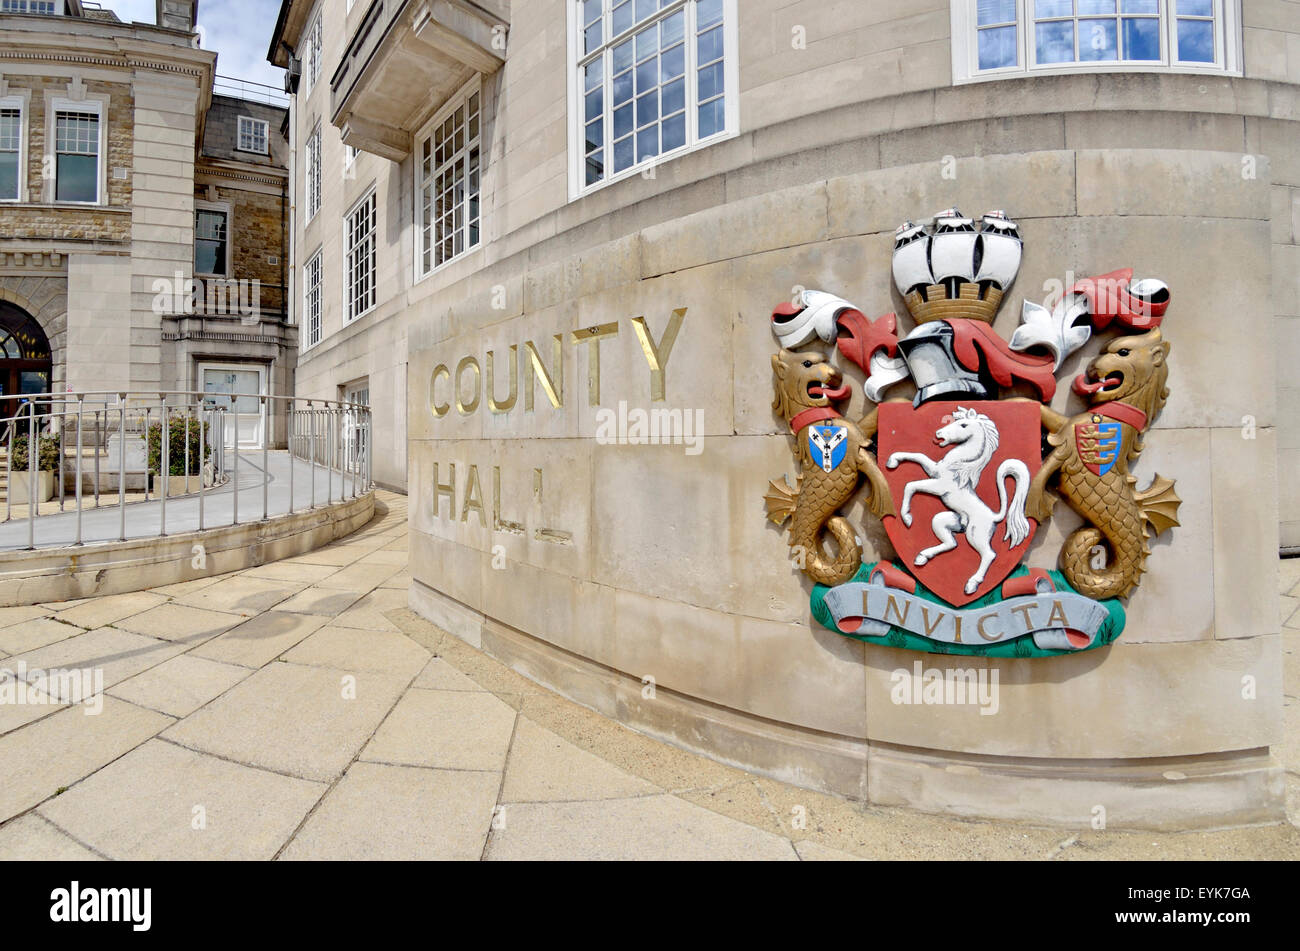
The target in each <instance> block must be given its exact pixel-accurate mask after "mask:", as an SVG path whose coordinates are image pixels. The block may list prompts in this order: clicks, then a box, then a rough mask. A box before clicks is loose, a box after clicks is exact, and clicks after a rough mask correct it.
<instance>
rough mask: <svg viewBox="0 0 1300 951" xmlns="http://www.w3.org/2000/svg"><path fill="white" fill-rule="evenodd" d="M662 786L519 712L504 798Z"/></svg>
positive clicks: (650, 790) (616, 793) (554, 797)
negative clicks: (642, 777)
mask: <svg viewBox="0 0 1300 951" xmlns="http://www.w3.org/2000/svg"><path fill="white" fill-rule="evenodd" d="M662 792H663V790H662V789H660V788H659V787H658V786H655V785H654V784H652V783H648V782H646V781H645V780H644V779H640V778H638V777H636V776H633V775H632V774H631V773H628V772H625V771H624V770H621V769H619V768H618V767H617V766H612V765H610V764H609V763H607V762H606V761H605V760H603V759H601V758H600V757H599V756H594V755H592V754H591V753H588V752H586V751H585V750H582V749H579V748H578V747H576V746H574V745H573V744H572V743H570V742H569V741H568V740H565V739H562V738H561V737H559V736H556V735H555V734H554V733H552V732H551V731H550V730H547V729H544V728H543V727H540V726H538V725H537V724H536V723H534V722H533V721H532V720H529V719H527V718H526V717H520V718H519V722H518V723H517V724H516V726H515V738H514V742H513V743H511V744H510V755H509V757H508V758H507V759H506V772H505V784H504V786H503V787H502V789H501V800H502V802H564V801H572V800H592V799H627V798H630V797H632V796H648V795H655V794H659V793H662Z"/></svg>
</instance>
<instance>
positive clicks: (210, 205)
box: [194, 198, 234, 279]
mask: <svg viewBox="0 0 1300 951" xmlns="http://www.w3.org/2000/svg"><path fill="white" fill-rule="evenodd" d="M200 211H215V212H218V213H220V214H223V215H225V216H226V260H225V267H226V270H225V273H224V274H210V273H206V272H204V271H200V270H199V268H198V259H197V257H198V243H199V235H198V217H199V212H200ZM233 222H234V218H233V214H232V212H231V208H230V202H227V201H201V200H199V199H197V198H196V199H195V200H194V228H195V233H194V247H195V265H194V276H195V277H216V278H225V279H228V278H230V277H231V276H232V275H231V273H230V258H231V255H232V253H233V251H232V249H231V245H232V244H233V243H234V242H233V240H232V234H231V230H232V229H231V225H232V224H233Z"/></svg>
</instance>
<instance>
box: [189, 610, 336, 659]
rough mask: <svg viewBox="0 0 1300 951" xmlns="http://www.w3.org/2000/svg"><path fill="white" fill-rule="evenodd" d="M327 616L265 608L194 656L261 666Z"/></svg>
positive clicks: (197, 649)
mask: <svg viewBox="0 0 1300 951" xmlns="http://www.w3.org/2000/svg"><path fill="white" fill-rule="evenodd" d="M328 620H329V619H328V618H324V617H319V616H317V615H314V614H289V613H288V612H285V611H267V612H266V613H265V614H260V615H258V616H257V617H255V618H253V619H251V620H248V621H245V622H244V623H243V624H240V625H239V626H238V627H233V628H231V629H230V630H228V631H226V632H225V633H224V634H220V635H218V636H217V637H214V638H213V639H212V640H210V641H208V642H207V643H205V644H203V645H202V646H200V647H197V648H195V649H194V653H195V655H196V656H198V657H206V658H208V659H209V660H219V661H222V662H223V663H227V664H240V665H241V666H244V667H262V666H265V665H266V664H269V663H270V662H271V661H273V660H275V659H276V658H277V657H279V656H280V655H281V654H283V653H284V652H285V651H287V650H288V649H289V648H290V647H293V645H295V644H297V643H298V642H299V641H301V640H303V639H304V638H306V637H307V636H308V635H309V634H311V633H312V632H314V631H315V630H316V629H317V628H319V627H321V626H323V625H324V624H325V623H326V622H327V621H328Z"/></svg>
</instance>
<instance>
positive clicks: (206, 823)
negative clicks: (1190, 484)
mask: <svg viewBox="0 0 1300 951" xmlns="http://www.w3.org/2000/svg"><path fill="white" fill-rule="evenodd" d="M379 496H380V501H381V503H382V505H383V507H384V508H386V511H385V512H384V513H383V514H381V515H379V516H378V517H376V519H375V520H374V521H372V522H371V523H370V524H369V525H368V526H367V527H366V528H364V529H363V530H362V531H360V532H358V533H356V534H354V535H352V536H349V537H348V538H346V539H343V540H342V541H341V542H339V543H336V544H334V545H331V546H329V547H327V548H323V549H321V550H319V551H316V552H313V553H311V554H308V555H303V556H301V557H297V558H291V559H288V560H286V561H280V562H275V563H273V564H269V565H265V566H263V567H260V568H252V569H248V570H246V571H242V572H237V573H234V574H230V575H224V576H221V577H214V578H209V579H204V580H201V581H193V582H186V583H184V584H178V585H171V586H168V587H165V588H159V589H156V590H154V591H149V592H141V593H137V594H124V595H115V596H111V597H105V598H98V599H91V600H87V601H80V602H66V603H61V604H49V605H42V606H36V607H30V608H5V609H0V652H2V653H3V654H4V655H6V656H5V657H4V658H3V659H0V667H6V668H9V669H17V665H18V664H19V662H25V663H26V665H27V667H28V670H29V672H30V671H31V670H32V669H34V668H38V667H39V668H46V669H48V668H55V667H62V668H70V667H97V668H99V669H101V670H102V671H103V675H104V686H105V688H106V691H107V696H106V697H104V698H103V709H102V712H100V713H99V714H98V715H96V716H87V715H86V712H85V709H86V708H85V707H82V706H73V707H66V706H63V707H61V706H54V705H38V704H27V705H13V704H0V763H3V764H5V768H4V769H3V770H2V771H0V823H2V824H0V858H8V859H51V858H74V859H75V858H85V859H95V858H114V859H154V858H245V859H269V858H274V857H280V858H286V859H308V858H311V859H349V858H441V859H480V858H486V859H557V858H560V859H564V858H635V859H655V858H663V859H674V858H720V859H727V858H744V859H851V858H1000V859H1018V858H1032V859H1057V860H1062V859H1092V858H1107V859H1111V858H1146V859H1150V858H1164V859H1175V858H1189V859H1190V858H1292V859H1294V858H1300V829H1298V828H1296V827H1295V826H1294V825H1279V826H1270V827H1262V828H1253V829H1244V830H1236V831H1227V832H1194V833H1182V834H1170V835H1161V834H1153V833H1142V834H1137V833H1120V832H1095V831H1092V830H1087V829H1080V830H1068V829H1059V828H1058V829H1043V828H1035V827H1030V826H1020V825H1014V824H1009V823H996V822H976V821H957V820H952V819H945V818H938V817H933V816H924V815H920V814H917V813H913V812H909V811H906V810H896V809H876V808H865V807H863V806H861V805H860V804H855V803H851V802H847V801H845V800H842V799H837V798H835V797H832V796H825V795H820V794H817V793H813V792H809V791H807V790H804V789H798V788H796V787H793V786H788V785H786V784H784V783H780V782H776V781H773V780H767V779H759V778H755V777H754V776H751V775H748V774H746V773H743V772H741V771H739V770H736V769H732V768H729V767H726V766H722V765H720V764H718V763H715V762H713V761H711V760H709V759H706V758H704V757H701V756H696V755H694V754H692V753H687V752H684V751H682V750H679V749H676V748H674V747H671V746H667V745H665V744H662V743H659V742H656V741H654V740H651V739H648V738H646V737H643V736H640V735H638V734H636V733H633V732H631V731H629V730H627V729H625V728H623V727H621V726H619V725H618V724H616V723H613V722H612V721H610V720H607V719H605V718H603V717H601V716H598V715H597V714H594V713H592V712H590V711H588V710H585V709H583V708H581V707H579V706H577V705H575V704H573V703H570V702H568V701H567V700H564V699H562V698H560V697H558V696H556V695H555V694H553V693H551V692H549V691H547V690H544V689H542V688H541V687H538V686H537V685H536V684H534V683H532V682H531V681H528V680H525V679H524V678H522V677H520V676H518V675H516V674H515V673H513V672H512V671H510V670H508V669H507V668H505V667H504V666H503V665H501V664H499V663H497V662H496V661H494V660H492V659H491V658H489V657H487V656H486V655H484V654H482V653H480V652H478V651H476V650H474V649H472V648H470V647H468V646H467V645H465V644H464V643H463V642H461V641H458V640H456V639H455V638H453V637H451V636H450V635H446V634H443V633H442V632H441V631H439V630H438V629H437V628H435V627H434V626H433V625H431V624H429V623H428V622H425V621H423V620H422V619H420V618H418V617H417V616H416V615H414V614H412V613H411V612H410V611H409V610H408V609H407V608H406V590H405V589H406V587H407V584H408V582H409V580H410V579H409V575H408V572H407V570H406V567H405V566H406V561H407V538H406V533H407V530H406V500H405V499H404V498H402V497H400V496H395V495H392V494H389V493H380V494H379ZM1283 577H1284V579H1285V580H1284V588H1283V590H1284V591H1289V592H1290V594H1289V595H1284V596H1283V598H1282V605H1283V611H1284V612H1285V617H1286V618H1287V619H1288V624H1289V627H1288V628H1287V630H1288V635H1287V640H1288V643H1287V646H1286V650H1287V654H1286V664H1287V667H1286V681H1285V682H1286V685H1287V686H1286V692H1287V708H1286V716H1287V725H1288V734H1287V735H1288V741H1287V746H1286V748H1285V751H1284V752H1285V756H1286V758H1287V762H1288V764H1289V766H1290V773H1289V775H1288V781H1289V785H1290V790H1291V793H1292V796H1293V804H1296V805H1300V756H1298V755H1297V748H1296V738H1297V736H1300V721H1298V720H1297V716H1298V713H1300V701H1298V700H1297V696H1300V689H1298V685H1300V679H1298V677H1297V675H1298V673H1300V670H1298V669H1297V665H1298V664H1300V560H1293V561H1288V562H1284V563H1283ZM800 816H803V817H806V819H805V820H802V821H801V819H800Z"/></svg>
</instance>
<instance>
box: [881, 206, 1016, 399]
mask: <svg viewBox="0 0 1300 951" xmlns="http://www.w3.org/2000/svg"><path fill="white" fill-rule="evenodd" d="M1022 250H1023V244H1022V242H1021V239H1020V230H1019V229H1018V228H1017V227H1016V224H1015V222H1013V221H1012V220H1011V219H1009V218H1008V217H1007V215H1006V212H1003V211H990V212H989V213H988V214H986V215H985V216H984V217H983V219H982V220H981V221H980V223H979V225H978V226H977V225H976V223H975V220H974V219H972V218H967V217H965V216H964V215H963V214H962V213H961V212H960V211H958V210H957V209H956V208H949V209H947V210H945V211H941V212H939V213H938V214H937V215H935V216H934V223H933V225H932V227H931V228H930V229H927V228H926V227H925V226H924V225H918V224H916V223H914V222H911V221H907V222H904V223H903V225H902V226H901V227H899V229H898V230H897V232H895V235H894V264H893V271H894V284H895V285H896V286H897V287H898V291H899V293H900V294H902V295H903V300H904V302H905V303H906V304H907V309H908V311H909V312H910V313H911V315H912V317H913V319H914V320H915V321H916V323H917V327H916V329H915V330H914V331H912V333H910V334H908V335H907V337H905V338H904V339H903V340H901V341H899V347H900V349H901V350H902V353H903V358H904V359H905V360H906V361H907V365H908V369H909V370H910V371H911V374H912V378H913V379H914V380H915V381H916V386H917V394H916V400H915V402H916V405H918V406H919V405H920V404H921V403H923V402H925V401H926V400H930V399H935V398H936V397H940V396H960V397H962V398H966V399H971V398H973V399H991V398H993V397H994V396H995V395H996V393H997V390H996V387H994V386H993V383H992V381H991V380H988V379H983V378H981V374H980V373H979V372H978V371H975V370H969V369H967V368H965V367H963V366H962V365H961V364H960V362H959V361H958V360H957V358H956V356H955V354H954V350H953V328H952V325H951V321H954V320H978V321H980V322H982V323H986V324H991V323H992V322H993V318H994V317H995V316H996V315H997V312H998V307H999V306H1001V304H1002V299H1003V296H1004V295H1005V294H1006V292H1007V290H1008V289H1009V288H1010V286H1011V284H1012V282H1013V281H1015V279H1016V274H1017V273H1019V271H1020V259H1021V254H1022Z"/></svg>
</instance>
